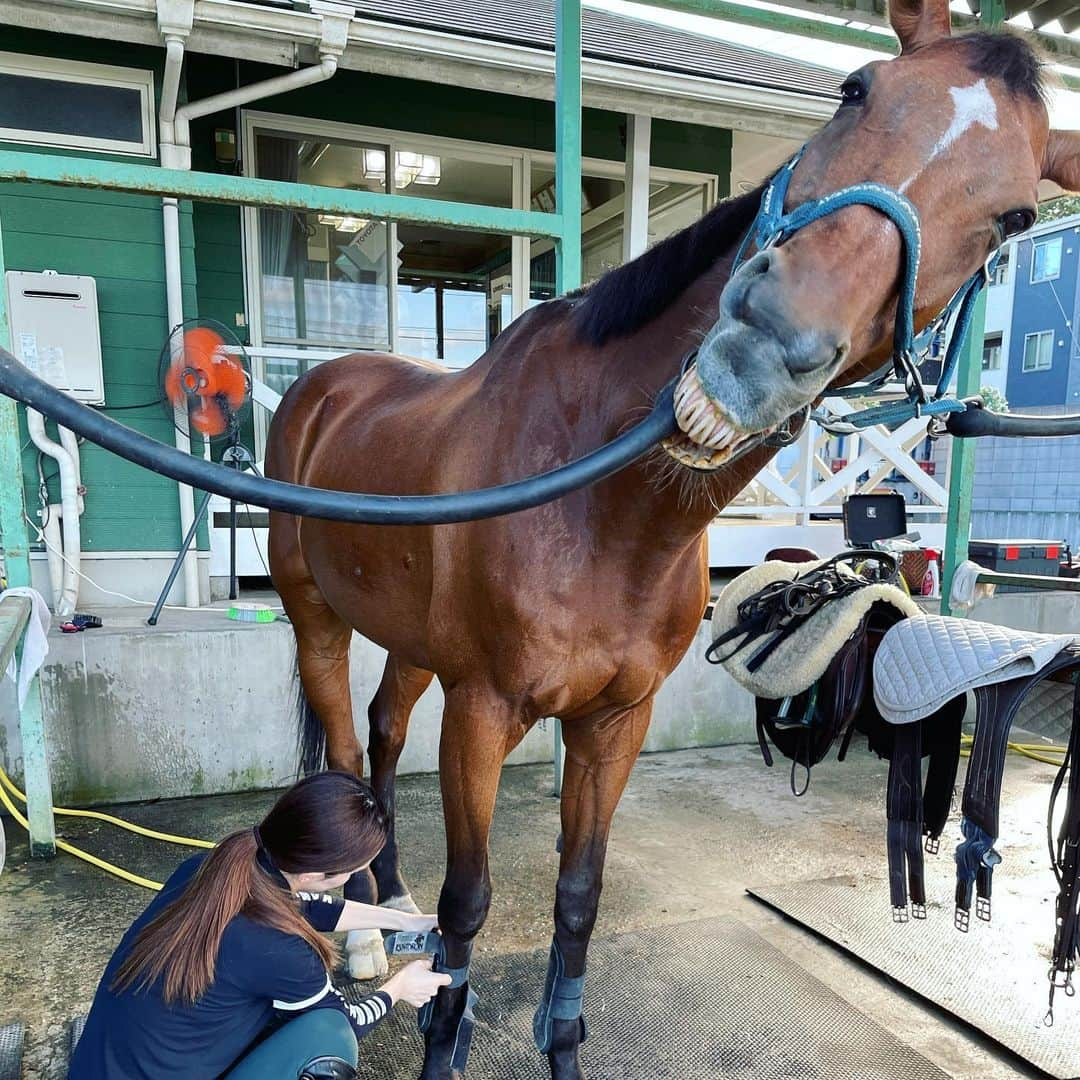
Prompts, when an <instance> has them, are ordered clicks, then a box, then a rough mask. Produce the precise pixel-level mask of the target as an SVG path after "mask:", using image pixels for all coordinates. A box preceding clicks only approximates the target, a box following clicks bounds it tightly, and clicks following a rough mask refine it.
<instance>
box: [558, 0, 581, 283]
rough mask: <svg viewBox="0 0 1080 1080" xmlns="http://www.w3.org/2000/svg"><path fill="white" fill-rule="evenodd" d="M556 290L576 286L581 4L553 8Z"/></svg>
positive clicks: (566, 2)
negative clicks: (558, 225) (557, 223)
mask: <svg viewBox="0 0 1080 1080" xmlns="http://www.w3.org/2000/svg"><path fill="white" fill-rule="evenodd" d="M555 207H556V210H557V211H558V214H559V218H560V219H561V230H560V235H559V238H558V239H557V240H556V242H555V291H556V292H557V293H560V294H561V293H565V292H569V291H570V290H572V289H576V288H577V287H578V286H579V285H580V284H581V0H558V4H557V6H556V8H555Z"/></svg>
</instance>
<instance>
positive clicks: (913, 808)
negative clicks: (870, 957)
mask: <svg viewBox="0 0 1080 1080" xmlns="http://www.w3.org/2000/svg"><path fill="white" fill-rule="evenodd" d="M885 806H886V812H887V814H888V818H889V827H888V848H889V897H890V900H891V902H892V910H893V921H894V922H907V918H908V906H907V901H908V896H907V889H906V887H905V881H904V870H905V864H906V869H907V875H908V881H909V883H910V887H911V914H912V917H913V918H916V919H925V918H926V878H925V875H924V872H923V853H922V832H923V793H922V725H921V724H920V723H918V722H916V723H913V724H902V725H901V726H899V727H897V729H896V733H895V735H894V739H893V751H892V758H891V759H890V761H889V787H888V793H887V795H886V798H885Z"/></svg>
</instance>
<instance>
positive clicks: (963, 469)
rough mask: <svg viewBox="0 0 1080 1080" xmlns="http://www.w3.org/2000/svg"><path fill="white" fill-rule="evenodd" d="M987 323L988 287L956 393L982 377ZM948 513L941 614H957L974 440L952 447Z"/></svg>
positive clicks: (973, 388) (965, 392)
mask: <svg viewBox="0 0 1080 1080" xmlns="http://www.w3.org/2000/svg"><path fill="white" fill-rule="evenodd" d="M985 326H986V290H985V289H984V290H983V292H982V294H981V295H980V296H979V299H978V301H977V303H976V305H975V311H974V313H973V315H972V318H971V329H970V330H969V331H968V342H967V348H965V349H964V355H963V356H961V357H960V364H959V370H958V371H957V375H956V396H957V397H959V398H964V397H971V396H972V395H973V394H977V393H978V392H979V384H980V382H981V380H982V351H983V333H984V329H985ZM949 456H950V464H949V515H948V518H947V524H946V526H945V550H944V551H943V552H942V564H943V565H942V574H941V614H942V615H952V614H954V612H953V610H952V607H951V606H950V604H949V595H950V593H951V592H952V579H953V574H954V573H955V572H956V568H957V567H958V566H959V565H960V564H961V563H962V562H963V561H964V560H965V559H966V558H967V557H968V540H969V539H970V537H971V495H972V491H973V490H974V487H975V440H974V439H953V440H952V442H951V443H950V446H949Z"/></svg>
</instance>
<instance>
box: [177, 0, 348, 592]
mask: <svg viewBox="0 0 1080 1080" xmlns="http://www.w3.org/2000/svg"><path fill="white" fill-rule="evenodd" d="M159 7H160V0H159ZM349 21H350V17H349V16H347V15H344V14H335V13H328V14H323V15H322V16H321V34H322V45H321V48H320V56H319V62H318V64H315V65H313V66H312V67H308V68H301V69H299V70H296V71H290V72H287V73H286V74H284V75H276V76H274V77H273V78H271V79H264V80H263V81H262V82H258V83H253V84H251V85H250V86H241V87H237V88H236V89H235V90H228V91H226V92H224V93H222V94H215V95H213V96H212V97H208V98H203V99H202V100H201V101H192V102H188V103H187V104H185V105H178V104H177V103H178V101H179V97H180V73H181V70H182V68H183V62H184V35H183V34H178V33H176V32H175V30H173V31H172V32H166V31H165V30H164V27H163V36H164V43H165V74H164V78H163V80H162V89H161V107H160V108H159V110H158V130H159V142H160V144H161V164H162V165H163V166H164V167H165V168H172V169H190V168H191V121H192V120H196V119H198V118H199V117H203V116H211V115H212V114H214V113H217V112H222V111H224V110H226V109H235V108H238V107H240V106H241V105H247V104H250V103H251V102H253V101H257V100H259V99H260V98H267V97H273V96H274V95H276V94H284V93H288V92H289V91H290V90H297V89H299V88H300V87H303V86H311V85H313V84H314V83H319V82H325V81H326V80H327V79H329V78H331V77H332V76H333V75H334V73H335V72H336V71H337V68H338V58H339V56H340V55H341V53H342V52H343V51H344V48H345V45H346V43H347V41H348V24H349ZM186 25H187V27H188V28H190V25H191V24H190V20H188V22H187V24H186ZM161 212H162V228H163V240H164V245H165V294H166V306H167V308H168V317H169V333H170V334H171V333H172V332H173V331H174V330H175V329H176V328H177V327H178V326H180V325H181V324H182V323H183V321H184V286H183V272H182V266H181V257H180V206H179V203H178V202H177V200H176V199H172V198H164V199H162V200H161ZM173 426H174V428H176V433H175V438H174V443H175V445H176V448H177V449H178V450H182V451H183V452H184V453H188V454H190V453H191V440H190V439H189V438H188V436H187V435H186V434H185V433H184V432H183V431H181V430H180V428H181V427H182V425H181V424H179V423H177V424H174V425H173ZM178 491H179V500H180V533H181V535H182V536H186V535H187V534H188V531H189V530H190V529H191V526H192V523H193V522H194V520H195V498H194V493H193V491H192V489H191V488H190V487H189V486H188V485H185V484H180V485H179V486H178ZM183 575H184V603H185V605H186V606H187V607H198V606H199V604H200V600H201V597H200V590H199V564H198V553H197V551H195V550H189V551H188V553H187V555H186V556H185V557H184V565H183Z"/></svg>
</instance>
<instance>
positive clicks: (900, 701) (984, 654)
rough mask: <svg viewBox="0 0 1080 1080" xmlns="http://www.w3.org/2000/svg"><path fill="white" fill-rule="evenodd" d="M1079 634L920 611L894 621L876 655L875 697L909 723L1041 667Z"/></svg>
mask: <svg viewBox="0 0 1080 1080" xmlns="http://www.w3.org/2000/svg"><path fill="white" fill-rule="evenodd" d="M1075 641H1080V635H1076V634H1033V633H1030V632H1028V631H1026V630H1011V629H1010V628H1009V627H1007V626H995V625H994V624H993V623H984V622H976V621H975V620H973V619H950V618H948V617H947V616H944V615H916V616H914V617H913V618H910V619H905V620H904V621H903V622H899V623H897V624H896V625H895V626H893V627H891V628H890V629H889V631H888V633H886V634H885V637H884V638H883V639H882V642H881V646H880V647H879V649H878V651H877V655H876V656H875V657H874V701H875V702H877V707H878V710H879V711H880V712H881V715H882V716H883V717H884V718H885V719H886V720H888V721H889V723H891V724H909V723H911V722H912V721H914V720H921V719H922V718H923V717H924V716H929V715H930V714H931V713H933V712H936V711H937V710H938V709H940V708H941V706H942V705H944V704H945V703H946V702H947V701H949V700H951V699H952V698H954V697H956V696H957V695H959V694H962V693H964V691H966V690H973V689H974V688H975V687H977V686H988V685H990V684H991V683H1000V682H1006V681H1008V680H1009V679H1017V678H1020V677H1021V676H1023V675H1034V674H1036V673H1037V672H1039V671H1041V670H1042V669H1043V668H1044V667H1046V665H1047V664H1049V663H1050V661H1051V660H1053V659H1054V657H1055V656H1057V654H1058V653H1059V652H1061V650H1062V649H1064V648H1065V646H1066V645H1070V644H1072V643H1073V642H1075Z"/></svg>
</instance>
